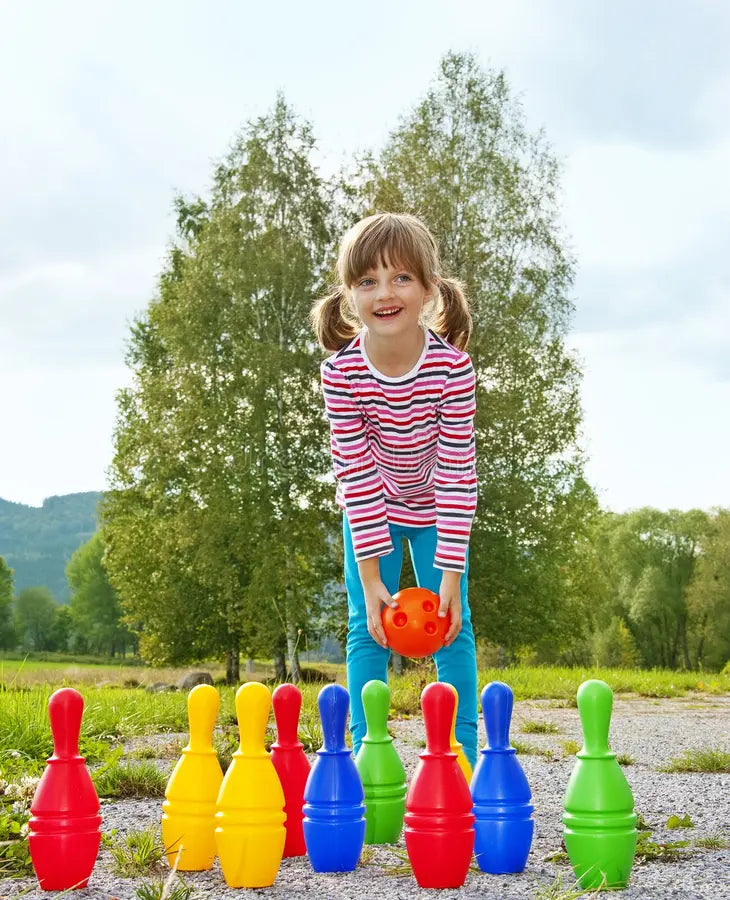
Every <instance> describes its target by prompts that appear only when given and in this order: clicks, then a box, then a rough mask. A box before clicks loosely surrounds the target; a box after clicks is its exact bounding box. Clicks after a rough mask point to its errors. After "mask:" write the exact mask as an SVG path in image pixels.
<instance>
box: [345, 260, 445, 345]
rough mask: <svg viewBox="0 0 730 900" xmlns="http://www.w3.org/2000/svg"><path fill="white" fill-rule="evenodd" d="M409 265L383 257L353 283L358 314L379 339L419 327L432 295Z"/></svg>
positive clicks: (353, 294) (406, 332)
mask: <svg viewBox="0 0 730 900" xmlns="http://www.w3.org/2000/svg"><path fill="white" fill-rule="evenodd" d="M434 293H435V286H434V285H430V286H429V287H428V288H426V287H424V286H423V284H421V282H420V281H419V280H418V278H417V277H416V276H415V275H414V273H413V272H412V271H411V270H410V269H409V268H408V267H407V266H405V267H404V266H394V265H391V264H390V263H389V264H388V265H387V266H386V265H384V264H383V262H382V261H381V262H380V263H379V264H378V266H377V268H373V269H369V270H368V271H367V272H365V273H364V274H363V275H361V276H360V278H358V279H357V281H356V282H355V283H354V284H353V285H351V286H350V295H351V297H352V300H353V303H354V304H355V308H356V310H357V314H358V316H359V318H360V321H361V322H362V323H363V325H365V326H367V329H368V332H369V333H370V334H371V335H372V336H373V338H375V339H376V340H377V339H379V338H386V339H390V338H396V337H399V336H403V335H406V334H408V333H409V332H410V333H412V332H414V331H416V330H417V329H418V328H419V327H420V315H421V311H422V309H423V306H424V304H425V303H426V302H428V301H429V299H431V298H433V296H434Z"/></svg>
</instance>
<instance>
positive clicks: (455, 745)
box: [449, 684, 472, 784]
mask: <svg viewBox="0 0 730 900" xmlns="http://www.w3.org/2000/svg"><path fill="white" fill-rule="evenodd" d="M450 687H451V689H452V690H453V692H454V698H455V699H456V705H455V706H454V721H453V722H452V723H451V736H450V737H449V746H450V747H451V752H452V753H455V754H456V761H457V762H458V763H459V768H460V769H461V771H462V772H463V773H464V778H466V783H467V784H469V782H470V781H471V776H472V771H471V765H470V764H469V760H468V759H467V758H466V753H464V748H463V747H462V745H461V744H460V743H459V741H457V740H456V714H457V713H458V712H459V692H458V691H457V690H456V688H455V687H454V686H453V684H452V685H450Z"/></svg>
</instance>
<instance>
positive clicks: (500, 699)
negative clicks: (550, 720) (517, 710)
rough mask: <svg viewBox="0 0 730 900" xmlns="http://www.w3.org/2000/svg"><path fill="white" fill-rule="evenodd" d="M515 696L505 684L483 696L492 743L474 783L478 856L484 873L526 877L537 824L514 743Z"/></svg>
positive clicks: (486, 690)
mask: <svg viewBox="0 0 730 900" xmlns="http://www.w3.org/2000/svg"><path fill="white" fill-rule="evenodd" d="M513 703H514V697H513V695H512V690H511V689H510V687H509V686H508V685H506V684H503V683H502V682H501V681H493V682H491V684H488V685H487V686H486V687H485V688H484V690H483V691H482V712H483V713H484V722H485V725H486V727H487V743H486V745H485V747H484V749H483V750H481V751H480V753H479V761H478V762H477V767H476V769H475V771H474V777H473V778H472V782H471V792H472V798H473V800H474V815H475V816H476V822H475V823H474V831H475V832H476V839H475V841H474V853H475V854H476V858H477V863H478V865H479V868H480V869H481V870H482V872H491V873H493V874H495V875H501V874H505V873H508V872H521V871H522V870H523V869H524V868H525V865H526V864H527V856H528V854H529V852H530V847H531V846H532V837H533V834H534V830H535V822H534V820H533V818H532V813H533V809H534V807H533V806H532V803H531V800H532V794H531V793H530V786H529V785H528V783H527V778H526V777H525V773H524V772H523V770H522V766H521V765H520V761H519V760H518V759H517V754H516V753H515V750H514V748H513V747H510V743H509V726H510V720H511V719H512V706H513Z"/></svg>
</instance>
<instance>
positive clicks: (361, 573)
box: [312, 213, 477, 766]
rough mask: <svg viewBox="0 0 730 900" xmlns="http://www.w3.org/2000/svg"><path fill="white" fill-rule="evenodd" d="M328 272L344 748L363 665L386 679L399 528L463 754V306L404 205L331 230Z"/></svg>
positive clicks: (472, 656)
mask: <svg viewBox="0 0 730 900" xmlns="http://www.w3.org/2000/svg"><path fill="white" fill-rule="evenodd" d="M337 275H338V277H339V282H340V283H339V286H338V287H336V288H335V289H334V290H333V291H332V293H331V294H329V295H328V296H327V297H323V298H322V299H321V300H319V301H318V302H317V303H316V305H315V306H314V308H313V310H312V324H313V326H314V328H315V330H316V332H317V337H318V340H319V342H320V344H321V345H322V346H323V347H324V348H325V349H326V350H332V351H336V352H335V353H334V355H332V356H330V357H328V358H327V359H325V360H324V362H323V363H322V367H321V376H322V388H323V392H324V398H325V407H326V412H327V418H328V419H329V422H330V427H331V452H332V460H333V465H334V471H335V476H336V479H337V492H336V502H337V504H338V506H340V507H341V508H342V510H343V518H342V525H343V538H344V546H345V587H346V589H347V599H348V612H349V617H348V635H347V684H348V688H349V692H350V704H351V717H350V730H351V731H352V738H353V745H354V751H355V753H357V751H358V749H359V747H360V743H361V741H362V739H363V737H364V734H365V716H364V714H363V708H362V701H361V699H360V691H361V690H362V687H363V685H364V684H365V683H366V682H367V681H369V680H370V679H372V678H377V679H379V680H381V681H387V679H388V676H387V666H388V659H389V657H390V650H389V649H388V644H387V641H386V638H385V634H384V632H383V627H382V620H381V610H382V607H383V604H388V605H389V606H397V604H396V603H395V601H394V600H393V598H392V596H391V595H392V594H394V593H396V592H397V590H398V584H399V578H400V570H401V563H402V559H403V538H404V537H405V538H407V539H408V543H409V547H410V553H411V559H412V561H413V569H414V572H415V574H416V580H417V582H418V586H419V587H424V588H428V589H429V590H432V591H434V592H435V593H436V594H438V595H439V596H440V598H441V603H440V606H439V615H440V616H442V617H443V616H445V615H446V613H447V611H448V612H450V614H451V627H450V628H449V630H448V632H447V634H446V641H445V644H444V647H443V648H442V649H441V650H439V651H438V653H436V655H435V661H436V671H437V675H438V678H439V680H440V681H446V682H448V683H450V684H452V685H454V687H455V688H456V689H457V691H458V694H459V707H458V716H457V721H456V736H457V739H458V740H459V741H461V743H462V744H463V745H464V752H465V753H466V755H467V757H468V759H469V761H470V762H471V764H472V766H474V765H475V763H476V757H477V674H476V652H475V647H474V633H473V631H472V627H471V614H470V612H469V603H468V599H467V573H468V549H469V535H470V532H471V525H472V519H473V517H474V511H475V509H476V503H477V478H476V470H475V465H474V411H475V378H474V370H473V368H472V364H471V360H470V359H469V357H468V356H467V354H466V353H465V352H464V350H465V348H466V346H467V343H468V341H469V336H470V334H471V315H470V312H469V306H468V303H467V301H466V298H465V297H464V294H463V292H462V290H461V287H460V285H459V284H458V282H456V281H454V280H452V279H448V278H444V277H443V276H442V275H441V273H440V264H439V258H438V250H437V247H436V243H435V241H434V239H433V237H432V235H431V233H430V232H429V231H428V229H427V228H426V226H425V225H424V224H423V223H422V222H421V221H420V220H419V219H417V218H416V217H415V216H410V215H396V214H393V213H382V214H380V215H376V216H369V217H368V218H366V219H363V220H362V221H360V222H358V223H357V224H356V225H354V226H353V227H352V228H351V229H350V230H349V231H348V232H347V234H346V235H345V236H344V238H343V240H342V244H341V246H340V253H339V258H338V261H337ZM429 314H430V315H429ZM429 326H430V327H429Z"/></svg>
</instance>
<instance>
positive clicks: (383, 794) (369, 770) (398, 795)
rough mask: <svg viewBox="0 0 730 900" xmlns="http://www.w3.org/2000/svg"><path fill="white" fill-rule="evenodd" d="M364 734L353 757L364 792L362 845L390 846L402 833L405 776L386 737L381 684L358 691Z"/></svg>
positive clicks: (386, 693) (385, 693) (385, 692)
mask: <svg viewBox="0 0 730 900" xmlns="http://www.w3.org/2000/svg"><path fill="white" fill-rule="evenodd" d="M362 705H363V708H364V710H365V722H366V723H367V732H366V734H365V737H364V738H363V740H362V744H361V746H360V749H359V750H358V753H357V756H356V757H355V765H356V766H357V770H358V772H359V773H360V778H361V779H362V784H363V788H364V789H365V809H366V812H365V822H366V825H365V843H366V844H394V843H395V842H396V841H397V840H398V839H399V838H400V834H401V830H402V829H403V815H404V813H405V808H406V790H407V788H406V773H405V769H404V768H403V763H402V762H401V761H400V757H399V756H398V754H397V752H396V749H395V747H394V746H393V738H392V737H391V736H390V735H389V734H388V709H389V708H390V690H389V689H388V685H387V684H384V683H383V682H382V681H368V683H367V684H366V685H365V686H364V687H363V689H362Z"/></svg>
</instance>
